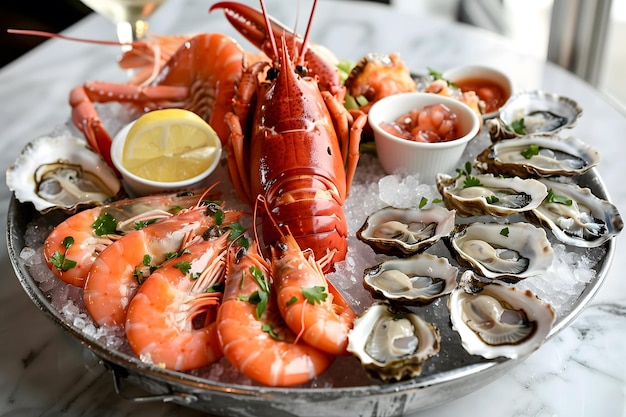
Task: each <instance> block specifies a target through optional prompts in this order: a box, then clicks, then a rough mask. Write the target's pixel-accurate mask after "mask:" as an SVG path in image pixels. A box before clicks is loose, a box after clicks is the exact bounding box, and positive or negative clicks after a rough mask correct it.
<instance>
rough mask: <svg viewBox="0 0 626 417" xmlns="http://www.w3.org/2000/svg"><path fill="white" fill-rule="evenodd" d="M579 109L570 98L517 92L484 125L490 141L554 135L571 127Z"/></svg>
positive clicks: (540, 92) (550, 94)
mask: <svg viewBox="0 0 626 417" xmlns="http://www.w3.org/2000/svg"><path fill="white" fill-rule="evenodd" d="M582 112H583V109H582V107H581V106H580V105H579V104H578V103H577V102H576V101H574V100H572V99H571V98H568V97H563V96H560V95H558V94H553V93H547V92H545V91H540V90H534V91H520V92H518V93H517V94H514V95H513V96H511V98H509V100H508V101H507V102H506V104H505V105H504V106H502V108H501V109H500V115H499V117H498V119H491V120H488V121H487V128H488V129H489V134H490V136H491V140H492V141H494V142H495V141H498V140H502V139H507V138H513V137H520V136H524V135H529V134H533V133H548V134H554V133H557V132H559V131H560V130H562V129H566V128H571V127H573V126H574V125H575V124H576V122H577V121H578V118H579V117H580V116H581V115H582ZM514 126H517V129H514Z"/></svg>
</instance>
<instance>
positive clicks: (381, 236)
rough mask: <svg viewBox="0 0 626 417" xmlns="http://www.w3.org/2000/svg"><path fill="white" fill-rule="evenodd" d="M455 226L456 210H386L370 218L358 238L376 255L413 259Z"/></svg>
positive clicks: (434, 208)
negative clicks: (411, 257) (412, 257)
mask: <svg viewBox="0 0 626 417" xmlns="http://www.w3.org/2000/svg"><path fill="white" fill-rule="evenodd" d="M454 222H455V212H454V210H447V209H446V208H444V207H440V206H432V207H430V208H427V209H419V208H406V209H405V208H395V207H385V208H383V209H381V210H378V211H376V212H374V213H372V214H371V215H369V216H368V217H367V219H366V220H365V222H364V223H363V226H361V228H360V229H359V230H358V231H357V233H356V236H357V237H358V238H359V240H361V241H363V242H365V243H366V244H368V245H369V246H370V247H371V248H372V249H374V251H375V252H376V253H384V254H388V255H395V256H411V255H414V254H416V253H420V252H422V251H424V250H426V249H428V248H429V247H430V246H432V245H434V244H435V243H437V241H439V239H441V238H442V237H443V236H447V235H449V234H450V232H452V229H453V228H454Z"/></svg>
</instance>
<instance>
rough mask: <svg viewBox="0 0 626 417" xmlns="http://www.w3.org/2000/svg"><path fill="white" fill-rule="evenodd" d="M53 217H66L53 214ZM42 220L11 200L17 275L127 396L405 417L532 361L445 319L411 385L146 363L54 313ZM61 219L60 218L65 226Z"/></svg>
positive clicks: (203, 405)
mask: <svg viewBox="0 0 626 417" xmlns="http://www.w3.org/2000/svg"><path fill="white" fill-rule="evenodd" d="M579 184H580V185H582V186H586V187H589V188H590V189H591V190H592V191H593V192H594V193H595V194H596V195H597V196H599V197H602V198H605V199H608V195H607V192H606V190H605V187H604V184H603V183H602V180H601V178H600V177H599V175H597V173H596V172H595V170H591V171H590V172H589V173H587V174H585V175H583V176H581V177H580V179H579ZM50 215H58V214H55V213H52V214H48V215H46V216H50ZM40 216H41V214H40V213H38V212H37V211H36V210H35V209H34V208H33V206H32V205H30V204H22V203H20V202H18V201H17V200H16V199H15V198H13V199H12V200H11V203H10V206H9V210H8V224H7V246H8V250H9V256H10V259H11V262H12V264H13V267H14V269H15V271H16V274H17V277H18V279H19V280H20V283H21V284H22V286H23V288H24V290H25V291H26V293H27V294H28V296H29V297H30V298H31V300H32V301H33V303H34V304H35V305H36V306H37V307H38V308H39V309H40V310H41V311H42V312H43V313H44V314H46V316H48V317H49V318H50V319H51V320H53V321H54V322H55V323H56V324H57V325H59V326H61V327H62V328H63V329H64V330H65V331H67V332H68V333H70V334H71V335H72V336H73V337H75V338H76V339H78V340H79V341H80V342H81V343H83V344H84V345H85V346H86V347H87V348H89V349H90V350H91V351H92V352H93V353H94V354H95V355H97V356H98V357H99V358H100V359H101V360H102V362H103V364H104V365H105V366H106V367H107V368H109V369H110V370H111V372H112V375H113V380H114V384H115V388H116V390H117V391H118V392H119V393H120V395H122V396H124V397H125V398H127V399H131V400H134V401H172V402H175V403H179V404H182V405H185V406H188V407H191V408H194V409H199V410H202V411H205V412H209V413H212V414H214V415H220V416H222V415H223V416H231V417H233V416H255V417H263V416H271V417H282V416H307V417H313V416H324V417H329V416H345V415H351V416H387V417H388V416H400V415H404V414H406V413H411V412H416V411H419V410H422V409H426V408H430V407H433V406H435V405H439V404H442V403H445V402H447V401H450V400H453V399H456V398H459V397H461V396H463V395H465V394H468V393H470V392H473V391H476V390H478V389H479V388H481V387H483V386H484V385H487V384H488V383H489V382H492V381H494V380H495V379H496V378H497V377H499V376H501V375H503V374H504V373H505V372H506V371H508V370H509V369H511V368H513V367H514V366H516V365H517V364H519V363H520V362H521V361H523V360H524V359H525V357H522V358H519V359H516V360H510V359H504V358H500V359H494V360H486V359H483V358H481V357H479V356H472V355H469V354H468V353H467V352H465V351H464V350H463V348H462V346H461V344H460V340H459V338H458V335H457V334H456V332H454V331H453V330H452V329H451V326H450V325H449V323H448V321H449V320H448V319H447V318H441V317H439V318H438V319H437V320H438V323H436V324H437V326H438V327H439V328H440V332H441V334H442V352H440V354H439V355H437V356H436V357H434V358H431V359H430V360H429V362H427V363H426V364H425V366H424V371H423V372H422V375H420V376H419V377H416V378H413V379H410V380H406V381H400V382H392V383H382V382H380V381H376V380H374V379H371V378H370V377H369V376H368V375H367V373H366V372H365V371H363V373H362V374H360V373H359V372H358V371H357V372H356V375H352V376H350V377H349V378H348V379H345V380H343V381H342V382H340V383H338V384H336V385H334V386H333V387H329V388H327V387H316V386H315V385H313V386H307V387H293V388H275V387H266V386H258V385H236V384H227V383H221V382H219V381H213V380H209V379H206V378H200V377H198V376H194V375H193V374H191V373H181V372H175V371H169V370H166V369H162V368H159V367H157V366H154V365H150V364H146V363H143V362H141V361H140V360H139V359H138V358H137V357H135V356H132V355H129V354H125V353H123V352H120V351H117V350H112V349H110V348H108V347H107V346H105V345H104V344H103V343H101V342H99V341H97V340H94V339H93V338H91V337H88V336H86V335H85V334H84V333H82V332H81V331H80V330H79V329H78V328H76V327H74V326H73V325H72V324H71V323H68V322H67V321H66V320H65V319H64V317H63V316H62V315H61V314H60V312H59V311H57V310H56V309H55V308H54V306H53V305H52V304H51V300H50V299H49V298H48V297H47V296H46V294H45V293H44V292H43V291H42V290H41V289H40V288H39V286H38V283H37V282H36V281H35V280H34V279H33V277H32V276H31V274H30V273H29V270H28V267H27V266H26V264H25V262H24V260H23V259H22V258H21V257H20V252H21V251H22V249H23V248H24V245H25V238H24V236H25V232H26V230H27V227H28V225H29V223H30V222H32V221H34V220H37V218H38V217H40ZM61 219H62V217H59V222H60V221H61ZM614 249H615V243H614V239H611V240H609V241H608V242H606V243H605V244H604V245H603V246H602V247H600V248H596V249H594V250H597V253H599V254H600V255H599V261H598V263H597V264H596V266H595V271H596V274H595V277H594V278H593V280H592V281H591V282H590V283H588V284H587V285H586V287H585V288H584V289H583V290H582V292H581V293H580V295H579V297H578V298H577V299H576V301H575V302H574V305H573V307H572V308H571V309H570V310H569V311H567V312H566V313H564V314H562V315H560V316H557V319H556V322H555V323H554V325H553V328H552V330H551V332H550V334H549V336H548V339H549V338H551V337H553V336H554V335H555V334H557V333H558V332H560V331H561V330H562V329H564V328H565V327H566V326H568V325H569V324H570V323H571V322H572V321H573V320H574V319H575V318H576V317H577V316H578V315H579V314H580V312H581V311H582V310H583V309H584V308H585V306H586V305H587V304H588V303H589V302H590V301H591V299H592V298H593V296H594V295H595V294H596V293H597V291H598V290H599V288H600V287H601V285H602V282H603V281H604V278H605V276H606V275H607V272H608V269H609V266H610V264H611V261H612V257H613V253H614ZM596 256H597V254H596ZM443 305H445V304H443ZM439 308H441V306H439ZM420 311H421V310H420ZM425 312H426V313H425V314H427V315H428V314H432V312H429V311H428V309H426V310H425ZM444 343H445V346H444ZM351 359H354V360H355V361H356V359H355V358H349V359H347V358H343V359H342V360H351ZM122 382H124V384H122ZM126 382H127V383H129V384H130V385H134V386H139V387H141V388H143V390H145V391H147V392H148V393H150V395H145V396H133V397H129V396H128V395H126V394H125V393H124V392H123V391H125V388H124V387H125V385H126Z"/></svg>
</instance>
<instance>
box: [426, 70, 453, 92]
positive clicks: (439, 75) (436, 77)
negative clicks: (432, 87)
mask: <svg viewBox="0 0 626 417" xmlns="http://www.w3.org/2000/svg"><path fill="white" fill-rule="evenodd" d="M428 75H430V76H431V77H433V80H443V81H445V82H446V84H448V86H449V87H457V85H456V84H454V83H453V82H452V81H450V80H446V79H445V78H443V73H441V72H439V71H437V70H435V69H432V68H428Z"/></svg>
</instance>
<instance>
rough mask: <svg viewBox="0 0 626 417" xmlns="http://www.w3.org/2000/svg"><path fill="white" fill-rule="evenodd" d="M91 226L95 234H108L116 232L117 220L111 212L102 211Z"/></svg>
mask: <svg viewBox="0 0 626 417" xmlns="http://www.w3.org/2000/svg"><path fill="white" fill-rule="evenodd" d="M91 227H92V228H93V230H94V233H95V234H96V235H97V236H104V235H110V234H114V233H116V231H117V222H116V221H115V219H114V218H113V216H112V215H111V214H109V213H104V214H101V215H100V216H98V218H97V219H96V221H94V222H93V223H92V224H91Z"/></svg>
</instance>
